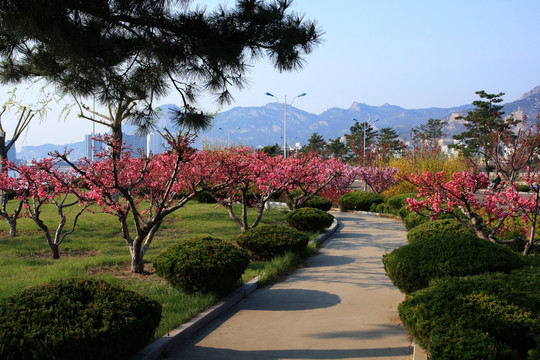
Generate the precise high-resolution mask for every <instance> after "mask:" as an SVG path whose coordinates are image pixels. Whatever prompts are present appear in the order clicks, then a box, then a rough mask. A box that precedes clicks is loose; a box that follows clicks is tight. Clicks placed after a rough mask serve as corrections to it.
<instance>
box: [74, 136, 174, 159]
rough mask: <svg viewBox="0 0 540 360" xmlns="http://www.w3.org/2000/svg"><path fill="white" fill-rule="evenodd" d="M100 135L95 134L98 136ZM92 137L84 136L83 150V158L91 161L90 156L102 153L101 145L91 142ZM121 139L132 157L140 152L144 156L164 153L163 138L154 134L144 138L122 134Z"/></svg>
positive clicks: (98, 142) (97, 142) (100, 143)
mask: <svg viewBox="0 0 540 360" xmlns="http://www.w3.org/2000/svg"><path fill="white" fill-rule="evenodd" d="M99 135H100V134H96V136H99ZM93 136H94V135H91V134H89V135H85V136H84V149H85V152H84V153H85V157H87V158H89V159H91V158H92V155H93V154H95V153H98V152H100V151H102V149H103V143H102V142H100V141H95V140H92V137H93ZM122 139H123V142H124V145H125V146H128V147H129V148H130V149H131V153H132V155H134V156H138V154H139V152H142V153H143V154H145V155H146V156H149V155H150V154H161V153H162V152H164V151H165V149H166V148H165V140H164V139H163V137H162V136H161V135H159V134H156V133H151V134H148V135H146V136H138V135H129V134H125V133H123V135H122Z"/></svg>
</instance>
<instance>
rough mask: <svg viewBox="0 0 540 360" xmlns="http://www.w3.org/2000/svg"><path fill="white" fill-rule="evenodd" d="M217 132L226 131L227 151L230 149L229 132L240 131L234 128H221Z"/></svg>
mask: <svg viewBox="0 0 540 360" xmlns="http://www.w3.org/2000/svg"><path fill="white" fill-rule="evenodd" d="M218 129H219V130H223V131H226V132H227V149H228V148H229V147H230V133H231V131H236V130H240V128H236V129H232V130H231V129H227V130H225V129H223V128H218Z"/></svg>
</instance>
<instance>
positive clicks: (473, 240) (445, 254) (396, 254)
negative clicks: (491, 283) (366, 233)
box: [383, 233, 523, 294]
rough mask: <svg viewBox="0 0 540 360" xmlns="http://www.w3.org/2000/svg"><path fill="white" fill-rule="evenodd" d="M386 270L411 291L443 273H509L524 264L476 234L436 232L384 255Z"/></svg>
mask: <svg viewBox="0 0 540 360" xmlns="http://www.w3.org/2000/svg"><path fill="white" fill-rule="evenodd" d="M383 264H384V269H385V271H386V274H387V275H388V277H389V278H390V279H391V280H392V282H393V283H394V285H395V286H396V287H397V288H399V289H400V290H401V291H402V292H404V293H406V294H409V293H411V292H413V291H416V290H419V289H422V288H424V287H426V286H428V284H429V281H430V280H431V279H434V278H439V277H443V276H465V275H476V274H481V273H484V272H493V271H503V272H509V271H510V270H512V269H517V268H519V267H521V266H523V262H522V260H521V257H520V256H519V255H517V254H515V253H513V252H512V251H511V250H509V249H507V248H504V247H502V246H500V245H497V244H494V243H491V242H489V241H486V240H482V239H480V238H478V237H476V236H474V235H472V234H468V233H461V234H455V235H454V236H450V235H448V234H439V235H433V236H431V237H429V238H425V239H420V240H416V241H415V242H413V243H411V244H409V245H405V246H402V247H400V248H397V249H395V250H394V251H392V252H391V253H389V254H385V255H384V256H383Z"/></svg>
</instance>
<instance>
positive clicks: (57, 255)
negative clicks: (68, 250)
mask: <svg viewBox="0 0 540 360" xmlns="http://www.w3.org/2000/svg"><path fill="white" fill-rule="evenodd" d="M49 247H50V248H51V250H52V258H53V259H60V251H59V248H58V245H57V244H52V243H49Z"/></svg>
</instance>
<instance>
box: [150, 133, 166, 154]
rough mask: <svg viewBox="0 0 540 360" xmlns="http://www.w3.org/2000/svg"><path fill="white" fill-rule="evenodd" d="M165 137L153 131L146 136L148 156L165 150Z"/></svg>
mask: <svg viewBox="0 0 540 360" xmlns="http://www.w3.org/2000/svg"><path fill="white" fill-rule="evenodd" d="M165 145H166V142H165V139H163V137H162V136H161V135H160V134H156V133H151V134H148V135H147V136H146V156H150V154H161V153H162V152H164V151H165Z"/></svg>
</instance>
